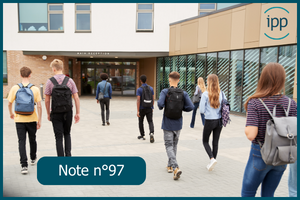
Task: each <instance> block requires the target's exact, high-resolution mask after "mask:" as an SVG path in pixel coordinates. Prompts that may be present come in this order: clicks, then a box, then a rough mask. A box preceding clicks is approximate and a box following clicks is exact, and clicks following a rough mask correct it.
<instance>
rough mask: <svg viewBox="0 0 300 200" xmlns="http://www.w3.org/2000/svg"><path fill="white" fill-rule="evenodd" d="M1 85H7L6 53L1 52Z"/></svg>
mask: <svg viewBox="0 0 300 200" xmlns="http://www.w3.org/2000/svg"><path fill="white" fill-rule="evenodd" d="M3 83H7V59H6V51H3Z"/></svg>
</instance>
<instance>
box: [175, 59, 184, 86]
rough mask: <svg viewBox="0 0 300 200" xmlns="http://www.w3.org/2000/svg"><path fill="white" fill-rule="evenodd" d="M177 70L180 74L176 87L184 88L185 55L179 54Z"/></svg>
mask: <svg viewBox="0 0 300 200" xmlns="http://www.w3.org/2000/svg"><path fill="white" fill-rule="evenodd" d="M177 72H178V73H179V74H180V81H179V84H178V88H181V89H183V90H186V56H179V61H178V71H177Z"/></svg>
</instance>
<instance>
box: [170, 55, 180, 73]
mask: <svg viewBox="0 0 300 200" xmlns="http://www.w3.org/2000/svg"><path fill="white" fill-rule="evenodd" d="M177 60H178V57H177V56H173V57H171V61H170V62H171V71H172V72H173V71H175V72H177Z"/></svg>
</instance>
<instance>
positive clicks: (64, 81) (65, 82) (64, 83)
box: [61, 76, 69, 85]
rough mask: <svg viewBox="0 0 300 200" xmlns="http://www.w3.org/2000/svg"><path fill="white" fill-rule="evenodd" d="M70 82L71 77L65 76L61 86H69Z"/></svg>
mask: <svg viewBox="0 0 300 200" xmlns="http://www.w3.org/2000/svg"><path fill="white" fill-rule="evenodd" d="M68 81H69V77H67V76H65V78H64V80H63V82H62V84H61V85H67V83H68Z"/></svg>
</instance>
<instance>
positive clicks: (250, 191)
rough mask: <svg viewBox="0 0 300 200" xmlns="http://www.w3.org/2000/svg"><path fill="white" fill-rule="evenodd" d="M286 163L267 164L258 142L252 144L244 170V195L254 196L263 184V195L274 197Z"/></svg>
mask: <svg viewBox="0 0 300 200" xmlns="http://www.w3.org/2000/svg"><path fill="white" fill-rule="evenodd" d="M285 169H286V165H279V166H272V165H266V163H265V162H264V161H263V159H262V157H261V153H260V147H259V145H258V144H253V143H252V145H251V151H250V155H249V159H248V162H247V165H246V169H245V172H244V178H243V184H242V197H254V196H255V194H256V191H257V188H258V187H259V185H260V184H261V197H273V196H274V192H275V190H276V188H277V186H278V185H279V182H280V180H281V177H282V175H283V172H284V171H285Z"/></svg>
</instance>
